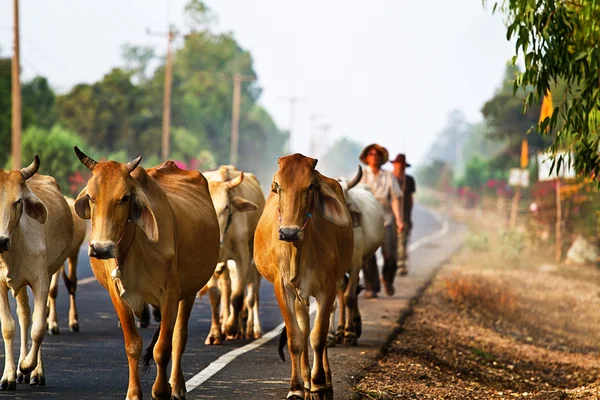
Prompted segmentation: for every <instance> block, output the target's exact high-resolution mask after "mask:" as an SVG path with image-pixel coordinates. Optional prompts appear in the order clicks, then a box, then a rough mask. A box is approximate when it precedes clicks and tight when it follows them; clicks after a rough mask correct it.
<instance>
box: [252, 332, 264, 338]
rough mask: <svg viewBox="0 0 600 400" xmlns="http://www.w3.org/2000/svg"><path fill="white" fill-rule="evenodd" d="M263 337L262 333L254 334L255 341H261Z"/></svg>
mask: <svg viewBox="0 0 600 400" xmlns="http://www.w3.org/2000/svg"><path fill="white" fill-rule="evenodd" d="M261 337H262V332H254V339H260V338H261Z"/></svg>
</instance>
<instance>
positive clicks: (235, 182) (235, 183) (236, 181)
mask: <svg viewBox="0 0 600 400" xmlns="http://www.w3.org/2000/svg"><path fill="white" fill-rule="evenodd" d="M243 180H244V172H243V171H241V172H240V175H239V176H238V177H237V178H233V179H232V180H230V181H229V182H227V188H229V189H233V188H235V187H238V186H239V185H240V183H242V181H243Z"/></svg>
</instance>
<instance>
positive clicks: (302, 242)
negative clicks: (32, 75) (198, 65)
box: [0, 147, 384, 400]
mask: <svg viewBox="0 0 600 400" xmlns="http://www.w3.org/2000/svg"><path fill="white" fill-rule="evenodd" d="M75 153H76V155H77V157H78V158H79V160H80V161H81V162H82V163H83V164H84V165H85V166H86V167H87V168H88V169H89V170H90V171H91V172H92V175H91V178H90V179H89V181H88V183H87V186H86V187H85V188H84V189H83V190H82V192H81V193H80V194H79V196H78V197H77V199H76V200H72V199H68V198H65V197H63V195H62V194H61V191H60V188H59V186H58V184H57V183H56V181H55V180H54V179H53V178H51V177H48V176H43V175H39V174H36V172H37V170H38V168H39V165H40V160H39V158H38V157H37V156H36V157H35V159H34V161H33V163H32V164H31V165H30V166H28V167H26V168H23V169H20V170H16V171H5V170H2V169H0V322H1V324H2V336H3V339H4V346H5V367H4V372H3V374H2V378H1V380H0V389H2V390H15V389H16V387H17V383H29V384H31V385H40V386H44V385H45V376H44V367H43V363H42V355H41V354H42V353H41V344H42V340H43V338H44V334H45V332H46V330H48V331H49V332H50V333H52V334H58V333H59V328H58V321H57V316H56V303H55V300H56V295H57V291H58V280H59V278H60V276H61V275H62V277H63V279H64V281H65V283H66V286H67V289H68V292H69V294H70V296H71V304H70V311H69V326H70V329H71V330H73V331H76V332H77V331H79V322H78V316H77V308H76V304H75V294H76V293H75V291H76V287H77V270H76V266H77V255H78V252H79V248H80V246H81V244H82V243H83V241H84V238H85V236H86V234H87V230H88V226H87V223H86V221H85V220H91V231H90V233H89V246H88V254H89V256H90V264H91V267H92V270H93V272H94V275H95V277H96V279H97V280H98V281H99V282H100V283H101V284H102V285H103V286H104V287H105V288H106V290H107V291H108V293H109V295H110V298H111V300H112V303H113V305H114V308H115V311H116V313H117V315H118V318H119V322H120V326H121V328H122V330H123V335H124V338H125V351H126V355H127V359H128V364H129V385H128V389H127V399H130V400H133V399H141V398H142V388H141V383H140V371H139V366H138V364H139V361H140V358H141V359H142V364H143V365H145V366H148V364H149V362H150V361H151V359H154V361H155V363H156V366H157V374H156V379H155V381H154V384H153V386H152V398H153V399H184V398H185V393H186V389H185V380H184V376H183V372H182V369H181V356H182V353H183V352H184V349H185V345H186V341H187V338H188V320H189V317H190V313H191V311H192V307H193V304H194V301H195V299H196V297H199V296H202V295H204V294H208V297H209V299H210V304H211V308H212V323H211V328H210V332H209V334H208V336H207V338H206V341H205V343H206V344H207V345H215V344H220V343H221V342H222V340H223V339H226V340H235V339H240V338H243V337H246V338H259V337H261V335H262V330H261V325H260V319H259V312H258V307H259V286H260V280H261V276H262V277H264V278H265V279H267V280H268V281H269V282H271V283H272V284H273V286H274V289H275V295H276V298H277V302H278V304H279V307H280V310H281V313H282V316H283V319H284V321H285V326H286V332H287V344H288V347H289V351H290V354H291V362H292V377H291V385H290V391H289V393H288V395H287V399H296V400H298V399H304V398H310V399H332V398H333V387H332V379H331V369H330V364H329V362H328V358H327V347H328V346H334V345H335V344H336V343H342V342H343V343H345V344H350V345H356V344H357V339H358V338H359V337H360V335H361V330H362V325H361V318H360V312H359V309H358V301H357V295H358V281H359V272H360V269H361V267H362V265H363V262H364V261H365V260H366V259H367V258H368V257H370V256H371V255H373V254H374V253H375V251H376V250H377V249H378V248H379V247H380V245H381V243H382V241H383V231H384V228H383V224H384V222H383V211H382V209H381V207H380V205H379V203H378V201H377V200H376V199H375V197H374V196H373V194H372V193H371V191H370V190H369V189H368V187H367V186H365V185H363V184H360V183H359V182H360V180H361V176H362V170H361V169H360V168H359V170H358V173H357V175H356V176H355V177H353V178H352V179H350V180H344V179H339V180H335V179H331V178H328V177H326V176H324V175H322V174H320V173H319V172H318V171H317V170H316V169H315V167H316V164H317V160H315V159H312V158H309V157H305V156H303V155H301V154H294V155H290V156H286V157H281V158H280V159H279V168H278V171H277V172H276V173H275V175H274V177H273V181H272V183H271V193H270V194H269V196H268V198H267V199H266V200H265V196H264V194H263V191H262V189H261V186H260V184H259V182H258V180H257V179H256V178H255V177H254V175H252V174H251V173H247V172H242V171H239V170H237V169H236V168H234V167H232V166H222V167H220V168H219V169H217V170H216V171H209V172H204V173H200V172H198V171H187V170H182V169H179V168H178V167H177V166H176V165H175V163H173V162H171V161H167V162H165V163H163V164H161V165H159V166H157V167H154V168H150V169H145V168H143V167H141V166H139V163H140V161H141V157H138V158H136V159H135V160H133V161H130V162H128V163H126V164H121V163H117V162H113V161H109V162H97V161H95V160H93V159H92V158H91V157H89V156H87V155H85V154H84V153H83V152H81V151H80V150H79V149H78V148H77V147H75ZM66 260H68V271H66V270H65V267H64V262H65V261H66ZM25 286H30V287H31V289H32V293H33V297H34V310H33V318H31V317H30V307H29V299H28V293H27V290H26V288H25ZM9 290H10V291H11V292H12V294H13V296H14V297H15V298H16V301H17V316H18V321H19V325H20V334H21V336H20V338H21V348H20V355H19V359H18V364H17V366H16V365H15V360H14V357H13V349H12V347H13V340H14V337H15V332H16V326H15V321H14V319H13V317H12V314H11V310H10V306H9V302H8V291H9ZM311 296H312V297H315V298H316V307H317V310H316V311H317V312H316V317H315V322H314V327H313V329H312V331H311V330H310V319H309V298H310V297H311ZM336 296H337V299H338V302H337V303H338V306H337V308H338V309H339V321H338V323H337V326H336V323H335V321H334V317H335V312H334V310H335V308H336V307H335V304H334V303H335V300H336ZM148 305H151V306H152V307H153V308H154V317H155V318H156V319H157V320H158V321H160V324H159V328H158V330H157V331H156V333H155V335H154V337H153V339H152V343H151V344H150V346H149V347H148V348H147V349H146V352H145V354H143V355H142V339H141V336H140V335H139V333H138V331H137V329H136V320H135V317H138V318H140V319H141V321H142V322H141V323H142V324H144V321H146V323H147V322H148V320H149V318H150V316H149V315H150V313H149V307H148ZM30 327H31V342H32V345H31V348H29V345H28V337H27V332H28V331H29V329H30ZM330 327H331V328H330ZM309 334H310V336H309ZM309 339H310V343H311V345H312V348H313V351H314V359H313V367H312V370H311V368H310V366H309V359H308V351H309V349H308V342H309ZM171 360H172V362H173V363H172V368H171V373H170V376H168V375H167V373H168V372H167V371H168V370H167V366H168V363H169V362H170V361H171ZM17 367H18V368H17Z"/></svg>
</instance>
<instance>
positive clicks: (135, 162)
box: [125, 156, 142, 173]
mask: <svg viewBox="0 0 600 400" xmlns="http://www.w3.org/2000/svg"><path fill="white" fill-rule="evenodd" d="M141 161H142V156H139V157H138V158H136V159H135V160H131V161H129V162H128V163H127V164H125V165H126V166H127V169H128V170H129V173H132V172H133V170H134V169H136V168H137V166H138V165H139V163H140V162H141Z"/></svg>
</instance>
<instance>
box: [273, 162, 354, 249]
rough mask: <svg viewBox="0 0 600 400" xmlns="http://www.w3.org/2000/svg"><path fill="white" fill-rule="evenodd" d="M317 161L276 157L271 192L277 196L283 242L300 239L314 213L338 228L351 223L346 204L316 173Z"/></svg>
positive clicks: (279, 229)
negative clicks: (277, 165)
mask: <svg viewBox="0 0 600 400" xmlns="http://www.w3.org/2000/svg"><path fill="white" fill-rule="evenodd" d="M316 165H317V160H316V159H314V158H309V157H305V156H303V155H301V154H294V155H291V156H286V157H281V158H279V169H278V171H277V172H276V173H275V176H274V177H273V182H272V184H271V191H272V192H274V193H276V194H277V195H278V197H279V227H278V231H279V238H280V239H281V240H284V241H286V242H297V241H300V240H302V239H303V235H304V228H306V226H307V224H308V223H309V220H310V218H311V217H312V215H313V213H315V212H318V213H319V215H320V216H321V217H322V218H323V219H325V220H326V221H329V222H331V223H332V224H334V225H337V226H340V227H346V226H348V225H349V224H350V218H349V215H348V212H347V209H346V205H345V204H343V203H342V201H341V200H342V199H340V198H339V196H338V195H337V194H336V193H335V192H334V191H333V190H332V189H331V188H330V187H329V186H328V185H327V184H326V183H325V182H323V180H322V179H321V175H320V174H319V173H318V172H317V171H316V170H315V166H316Z"/></svg>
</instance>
